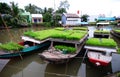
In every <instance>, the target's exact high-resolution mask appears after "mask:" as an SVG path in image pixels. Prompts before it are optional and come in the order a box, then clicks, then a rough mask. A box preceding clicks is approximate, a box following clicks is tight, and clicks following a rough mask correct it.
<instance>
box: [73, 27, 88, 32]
mask: <svg viewBox="0 0 120 77" xmlns="http://www.w3.org/2000/svg"><path fill="white" fill-rule="evenodd" d="M73 30H83V31H87V30H88V28H87V27H74V28H73Z"/></svg>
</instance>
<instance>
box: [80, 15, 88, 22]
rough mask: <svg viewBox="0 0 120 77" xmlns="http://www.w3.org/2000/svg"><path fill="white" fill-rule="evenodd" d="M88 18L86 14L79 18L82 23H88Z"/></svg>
mask: <svg viewBox="0 0 120 77" xmlns="http://www.w3.org/2000/svg"><path fill="white" fill-rule="evenodd" d="M88 17H89V15H87V14H84V15H82V16H81V21H82V22H87V21H88Z"/></svg>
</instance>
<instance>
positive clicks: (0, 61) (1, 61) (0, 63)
mask: <svg viewBox="0 0 120 77" xmlns="http://www.w3.org/2000/svg"><path fill="white" fill-rule="evenodd" d="M9 61H10V59H0V72H1V71H2V70H3V68H4V67H5V66H6V64H7V63H8V62H9Z"/></svg>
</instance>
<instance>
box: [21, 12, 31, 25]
mask: <svg viewBox="0 0 120 77" xmlns="http://www.w3.org/2000/svg"><path fill="white" fill-rule="evenodd" d="M20 15H21V16H23V17H25V20H26V22H27V23H31V18H32V17H31V14H30V12H21V13H20Z"/></svg>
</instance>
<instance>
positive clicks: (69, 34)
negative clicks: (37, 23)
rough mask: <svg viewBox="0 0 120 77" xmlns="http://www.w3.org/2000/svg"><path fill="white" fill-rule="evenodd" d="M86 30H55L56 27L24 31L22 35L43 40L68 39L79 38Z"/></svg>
mask: <svg viewBox="0 0 120 77" xmlns="http://www.w3.org/2000/svg"><path fill="white" fill-rule="evenodd" d="M86 33H87V31H79V30H63V31H62V30H56V29H49V30H42V31H36V32H32V31H30V32H25V33H24V35H26V36H30V37H33V38H35V39H38V40H44V39H46V38H49V37H51V38H61V39H68V40H80V39H81V38H82V37H84V35H85V34H86Z"/></svg>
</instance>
